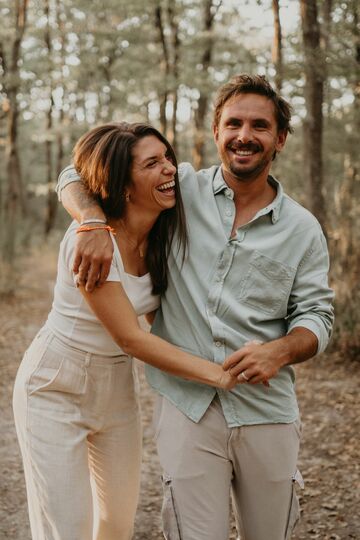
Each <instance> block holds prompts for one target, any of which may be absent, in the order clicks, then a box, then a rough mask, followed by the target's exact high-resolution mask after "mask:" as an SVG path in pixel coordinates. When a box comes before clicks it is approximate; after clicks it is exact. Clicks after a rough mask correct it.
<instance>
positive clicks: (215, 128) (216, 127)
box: [212, 124, 219, 142]
mask: <svg viewBox="0 0 360 540" xmlns="http://www.w3.org/2000/svg"><path fill="white" fill-rule="evenodd" d="M212 131H213V136H214V140H215V142H217V141H218V138H219V129H218V126H217V125H215V124H213V126H212Z"/></svg>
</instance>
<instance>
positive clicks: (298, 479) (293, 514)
mask: <svg viewBox="0 0 360 540" xmlns="http://www.w3.org/2000/svg"><path fill="white" fill-rule="evenodd" d="M296 484H298V485H299V486H300V487H301V489H303V488H304V481H303V479H302V476H301V473H300V471H296V473H295V474H294V476H293V478H292V487H291V500H290V507H289V515H288V520H287V525H286V532H285V540H290V539H291V535H292V533H293V531H294V529H295V527H296V525H297V523H298V521H299V519H300V505H299V499H298V497H297V494H296Z"/></svg>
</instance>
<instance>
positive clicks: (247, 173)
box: [230, 167, 259, 182]
mask: <svg viewBox="0 0 360 540" xmlns="http://www.w3.org/2000/svg"><path fill="white" fill-rule="evenodd" d="M230 171H231V174H232V175H233V176H234V177H235V178H236V179H237V180H241V181H242V182H247V181H250V180H254V178H256V177H257V176H258V175H259V171H258V170H257V169H254V168H251V169H244V168H242V169H238V168H236V167H230Z"/></svg>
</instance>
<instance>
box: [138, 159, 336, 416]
mask: <svg viewBox="0 0 360 540" xmlns="http://www.w3.org/2000/svg"><path fill="white" fill-rule="evenodd" d="M179 175H180V180H181V193H182V196H183V199H184V206H185V211H186V219H187V224H188V231H189V251H188V256H187V259H186V261H185V262H184V264H183V265H182V264H181V262H182V261H181V257H180V256H179V254H178V253H177V250H176V245H174V246H173V250H172V254H171V257H170V261H169V265H170V275H169V286H168V289H167V291H166V293H165V295H164V297H163V298H162V301H161V308H160V309H159V310H158V313H157V316H156V319H155V322H154V325H153V327H152V332H153V333H154V334H157V335H159V336H161V337H162V338H164V339H166V340H168V341H170V342H171V343H173V344H175V345H177V346H179V347H181V348H182V349H184V350H185V351H188V352H190V353H193V354H196V355H198V356H202V357H204V358H208V359H209V360H213V361H214V362H217V363H219V364H221V363H223V361H224V360H225V358H226V356H228V355H229V354H231V353H232V352H234V351H235V350H237V349H239V348H240V347H242V346H243V345H244V344H245V343H246V342H247V341H250V340H254V339H257V340H260V341H263V342H267V341H270V340H273V339H277V338H279V337H281V336H284V335H286V334H287V333H288V332H289V331H290V330H291V329H292V328H295V327H297V326H300V327H305V328H307V329H309V330H311V331H312V332H313V333H314V334H315V335H316V336H317V338H318V352H321V351H323V350H324V349H325V347H326V345H327V343H328V340H329V336H330V333H331V327H332V321H333V309H332V304H331V302H332V299H333V293H332V291H331V289H330V288H329V286H328V281H327V273H328V266H329V263H328V252H327V247H326V242H325V238H324V235H323V233H322V231H321V228H320V225H319V223H318V222H317V220H316V219H315V217H314V216H313V215H312V214H310V212H308V211H307V210H305V209H304V208H303V207H301V206H300V205H299V204H297V203H296V202H295V201H294V200H292V199H291V198H290V197H288V196H287V195H285V194H284V193H283V190H282V187H281V185H280V184H279V183H278V182H277V181H276V180H275V179H274V178H272V177H269V182H271V183H272V184H273V185H274V186H275V187H276V189H277V195H276V198H275V199H274V201H273V202H272V203H271V204H270V205H268V206H267V207H266V208H264V209H262V210H261V211H259V212H258V213H257V214H256V216H255V217H254V218H253V219H252V220H251V221H250V222H249V223H247V224H246V225H243V226H242V227H240V228H239V229H238V230H237V234H236V237H234V238H231V237H230V235H231V230H232V224H233V221H234V217H235V205H234V201H233V191H232V190H231V189H230V188H229V187H228V186H227V184H226V183H225V181H224V179H223V176H222V172H221V168H220V167H211V168H210V169H207V170H202V171H199V172H197V173H196V172H195V170H194V169H193V167H192V166H191V165H190V164H187V163H184V164H181V165H180V168H179ZM146 374H147V379H148V382H149V383H150V385H151V386H152V387H153V388H154V389H155V390H156V391H157V392H159V393H160V394H162V395H163V396H165V397H166V398H167V399H169V400H170V401H171V402H172V403H174V404H175V405H176V406H177V407H178V408H179V409H180V410H181V411H183V412H184V413H185V414H186V415H187V416H188V417H189V418H191V419H192V420H194V421H195V422H197V421H199V420H200V419H201V417H202V416H203V414H204V413H205V411H206V410H207V408H208V406H209V405H210V403H211V401H212V399H213V398H214V396H215V394H216V392H217V393H218V394H219V397H220V401H221V404H222V407H223V411H224V415H225V418H226V420H227V423H228V425H229V426H230V427H234V426H241V425H247V424H263V423H278V422H285V423H288V422H293V421H294V420H295V419H296V418H297V417H298V414H299V413H298V406H297V401H296V396H295V389H294V370H293V368H292V367H291V366H286V367H284V368H282V369H280V371H279V373H278V375H277V376H276V377H275V378H273V379H271V381H270V388H266V387H265V386H264V385H262V384H258V385H248V384H241V385H238V386H236V387H235V388H234V389H233V390H232V391H230V392H228V391H223V390H216V389H214V388H211V387H209V386H206V385H202V384H198V383H193V382H189V381H184V380H183V379H180V378H178V377H174V376H172V375H168V374H167V373H164V372H162V371H160V370H158V369H156V368H153V367H151V366H146Z"/></svg>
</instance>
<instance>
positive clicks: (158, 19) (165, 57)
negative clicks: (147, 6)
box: [155, 4, 170, 137]
mask: <svg viewBox="0 0 360 540" xmlns="http://www.w3.org/2000/svg"><path fill="white" fill-rule="evenodd" d="M155 25H156V30H157V32H158V39H159V43H160V45H161V48H162V60H161V62H160V70H161V73H162V78H163V88H162V90H161V91H160V93H159V103H160V131H161V133H163V135H164V136H165V137H167V118H166V106H167V102H168V97H169V92H168V84H169V81H168V79H169V73H170V62H169V51H168V46H167V42H166V38H165V31H164V24H163V14H162V8H161V5H160V4H158V5H157V6H156V8H155Z"/></svg>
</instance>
